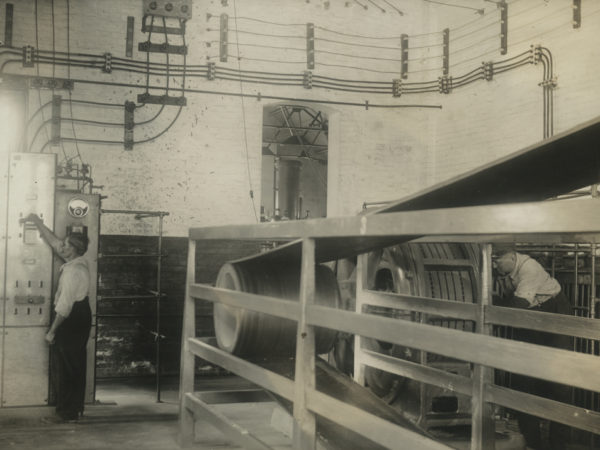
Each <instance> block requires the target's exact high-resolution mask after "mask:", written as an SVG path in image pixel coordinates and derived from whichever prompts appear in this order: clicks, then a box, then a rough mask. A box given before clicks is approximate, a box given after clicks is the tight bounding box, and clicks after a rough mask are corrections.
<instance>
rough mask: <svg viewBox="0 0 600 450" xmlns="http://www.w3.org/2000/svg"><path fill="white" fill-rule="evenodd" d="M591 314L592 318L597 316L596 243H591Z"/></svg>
mask: <svg viewBox="0 0 600 450" xmlns="http://www.w3.org/2000/svg"><path fill="white" fill-rule="evenodd" d="M590 258H591V259H590V266H591V267H590V271H591V275H590V283H591V286H590V314H589V317H591V318H592V319H595V318H596V243H595V242H592V243H591V244H590Z"/></svg>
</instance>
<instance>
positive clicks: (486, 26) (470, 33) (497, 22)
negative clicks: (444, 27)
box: [451, 18, 500, 41]
mask: <svg viewBox="0 0 600 450" xmlns="http://www.w3.org/2000/svg"><path fill="white" fill-rule="evenodd" d="M492 25H495V26H498V25H500V18H498V19H497V20H496V21H494V22H490V23H489V24H487V25H485V26H483V27H480V28H476V29H474V30H472V31H469V32H468V33H465V34H462V35H458V36H455V35H454V34H452V35H451V36H452V40H453V41H458V40H460V39H462V38H465V37H468V36H471V35H473V34H475V33H478V32H480V31H483V30H487V29H488V28H490V27H491V26H492Z"/></svg>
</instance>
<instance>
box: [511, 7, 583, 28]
mask: <svg viewBox="0 0 600 450" xmlns="http://www.w3.org/2000/svg"><path fill="white" fill-rule="evenodd" d="M571 9H572V8H571V6H567V7H564V8H562V9H557V10H555V11H553V12H551V13H549V14H547V15H546V16H543V17H539V18H537V19H535V20H534V21H532V22H528V23H526V24H524V25H514V26H513V27H512V33H513V34H516V33H517V31H519V30H522V29H525V28H530V27H531V25H535V24H538V23H540V22H544V21H547V20H548V18H550V17H552V16H555V15H558V14H564V13H565V12H567V11H571ZM569 23H570V21H569ZM544 34H545V33H544Z"/></svg>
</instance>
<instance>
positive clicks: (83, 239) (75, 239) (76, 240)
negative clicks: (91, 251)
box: [67, 233, 89, 255]
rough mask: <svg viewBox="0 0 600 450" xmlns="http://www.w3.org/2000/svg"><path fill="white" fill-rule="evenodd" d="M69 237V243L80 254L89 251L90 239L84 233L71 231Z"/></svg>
mask: <svg viewBox="0 0 600 450" xmlns="http://www.w3.org/2000/svg"><path fill="white" fill-rule="evenodd" d="M67 239H68V240H69V244H71V245H72V246H73V247H74V248H75V250H77V253H79V254H80V255H83V254H85V252H87V248H88V243H89V240H88V238H87V236H85V235H84V234H81V233H71V234H69V236H68V238H67Z"/></svg>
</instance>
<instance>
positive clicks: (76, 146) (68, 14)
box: [67, 0, 85, 165]
mask: <svg viewBox="0 0 600 450" xmlns="http://www.w3.org/2000/svg"><path fill="white" fill-rule="evenodd" d="M67 54H68V57H69V58H70V57H71V2H70V0H67ZM67 78H68V79H69V80H70V79H71V66H67ZM68 92H69V112H70V113H71V117H74V115H73V103H74V102H73V99H72V95H71V90H69V91H68ZM71 129H72V130H73V137H74V138H75V151H76V153H77V156H78V157H79V160H80V161H81V164H82V165H83V164H85V163H84V162H83V158H82V157H81V152H80V150H79V143H78V142H77V132H76V131H75V123H74V122H71Z"/></svg>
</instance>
